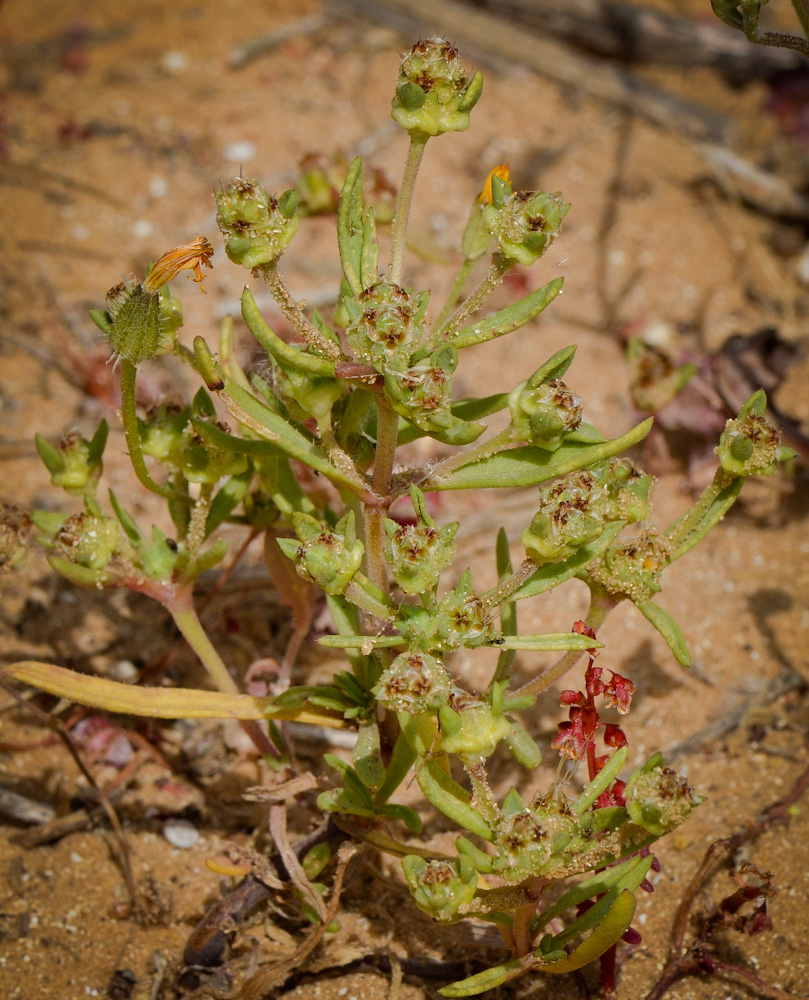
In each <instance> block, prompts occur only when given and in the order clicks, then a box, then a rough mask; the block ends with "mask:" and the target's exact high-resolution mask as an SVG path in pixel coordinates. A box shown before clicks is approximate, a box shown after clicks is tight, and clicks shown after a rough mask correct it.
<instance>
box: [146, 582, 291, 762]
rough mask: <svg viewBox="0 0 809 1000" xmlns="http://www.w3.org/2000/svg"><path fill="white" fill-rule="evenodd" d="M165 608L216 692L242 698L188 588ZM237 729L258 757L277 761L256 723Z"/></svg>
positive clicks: (259, 726) (242, 725)
mask: <svg viewBox="0 0 809 1000" xmlns="http://www.w3.org/2000/svg"><path fill="white" fill-rule="evenodd" d="M166 608H167V610H168V612H169V614H170V615H171V617H172V618H173V619H174V623H175V625H176V626H177V628H178V629H179V630H180V633H181V634H182V636H183V638H184V639H185V641H186V642H187V643H188V645H189V646H190V647H191V648H192V649H193V650H194V652H195V653H196V654H197V656H198V657H199V658H200V660H201V661H202V665H203V666H204V667H205V669H206V670H207V671H208V673H209V674H210V676H211V679H212V680H213V682H214V684H216V686H217V687H218V688H219V690H220V691H223V692H224V693H225V694H241V691H239V688H238V685H237V684H236V682H235V681H234V680H233V678H232V677H231V676H230V673H229V672H228V668H227V667H226V666H225V663H224V661H223V660H222V657H221V656H220V655H219V653H218V652H217V651H216V648H215V646H214V645H213V643H212V642H211V640H210V639H209V638H208V633H207V632H206V631H205V629H204V628H203V627H202V623H201V622H200V620H199V618H198V617H197V612H196V611H195V610H194V603H193V597H192V595H191V590H190V588H187V589H184V590H182V591H180V593H179V594H177V595H176V596H175V598H174V600H173V601H171V602H170V603H167V604H166ZM240 725H241V727H242V729H244V731H245V732H246V733H247V735H248V736H249V737H250V739H251V740H252V741H253V743H254V744H255V746H256V749H257V750H258V752H259V753H260V754H262V755H266V754H272V756H273V757H276V758H277V757H278V751H277V750H276V749H275V747H274V746H273V745H272V743H271V742H270V739H269V737H268V736H267V734H266V733H265V732H264V730H263V729H262V728H261V725H260V724H259V723H258V722H257V721H255V720H254V719H244V720H242V721H241V722H240Z"/></svg>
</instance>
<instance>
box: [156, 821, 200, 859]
mask: <svg viewBox="0 0 809 1000" xmlns="http://www.w3.org/2000/svg"><path fill="white" fill-rule="evenodd" d="M163 836H164V837H165V838H166V840H167V841H168V842H169V843H170V844H171V846H172V847H179V848H180V849H181V850H183V851H186V850H188V848H189V847H193V846H194V844H196V842H197V841H198V840H199V830H198V829H197V828H196V827H195V826H194V824H193V823H189V821H188V820H187V819H174V818H171V819H167V820H166V822H165V823H164V824H163Z"/></svg>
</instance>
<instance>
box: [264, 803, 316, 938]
mask: <svg viewBox="0 0 809 1000" xmlns="http://www.w3.org/2000/svg"><path fill="white" fill-rule="evenodd" d="M270 834H271V836H272V839H273V840H274V841H275V846H276V847H277V848H278V853H279V854H280V855H281V860H282V861H283V863H284V867H285V868H286V870H287V872H288V874H289V877H290V879H291V880H292V884H293V885H294V886H295V888H296V889H297V890H298V892H300V894H301V896H303V898H304V899H306V900H308V902H309V903H310V905H311V906H312V907H313V908H314V910H315V912H316V913H317V914H318V915H319V916H320V919H321V922H324V923H328V921H327V920H326V919H325V917H326V904H325V903H324V902H323V897H322V896H321V895H320V893H319V892H318V891H317V889H315V887H314V886H313V885H312V883H311V882H310V881H309V879H308V877H307V875H306V872H305V871H304V870H303V866H302V865H301V863H300V861H299V860H298V858H297V857H296V855H295V852H294V851H293V849H292V845H291V844H290V842H289V838H288V836H287V810H286V806H284V805H273V806H270Z"/></svg>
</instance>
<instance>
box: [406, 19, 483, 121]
mask: <svg viewBox="0 0 809 1000" xmlns="http://www.w3.org/2000/svg"><path fill="white" fill-rule="evenodd" d="M482 92H483V76H482V74H481V73H476V74H475V76H473V77H472V79H471V81H469V82H468V83H467V77H466V70H465V69H464V67H463V63H462V62H461V59H460V57H459V55H458V50H457V49H456V48H455V46H454V45H452V44H451V43H450V42H448V41H446V39H444V38H430V39H427V40H426V41H420V42H417V43H416V44H415V45H414V46H413V48H412V49H411V50H410V51H409V52H408V53H406V54H405V56H404V57H403V59H402V62H401V66H400V69H399V80H398V83H397V85H396V93H395V95H394V97H393V102H392V111H391V114H392V116H393V120H394V121H395V122H398V124H399V125H401V126H402V128H404V129H406V130H407V131H408V132H409V133H410V134H411V135H412V136H414V137H418V138H419V139H421V140H424V139H425V138H427V137H429V136H435V135H442V134H443V133H444V132H465V131H466V129H468V128H469V114H470V112H471V110H472V108H473V107H474V106H475V104H477V102H478V100H479V99H480V95H481V93H482Z"/></svg>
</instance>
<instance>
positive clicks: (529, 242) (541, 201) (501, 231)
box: [482, 177, 570, 267]
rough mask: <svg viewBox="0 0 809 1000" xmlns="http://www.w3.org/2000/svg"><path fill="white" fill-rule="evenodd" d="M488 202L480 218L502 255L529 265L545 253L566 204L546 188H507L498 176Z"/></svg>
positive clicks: (567, 207) (557, 227)
mask: <svg viewBox="0 0 809 1000" xmlns="http://www.w3.org/2000/svg"><path fill="white" fill-rule="evenodd" d="M492 194H493V198H492V203H491V204H490V205H484V206H483V211H482V219H483V223H484V225H485V226H486V228H487V229H488V230H489V232H490V233H491V235H492V236H493V237H494V239H495V241H496V242H497V246H498V249H499V251H500V253H501V254H503V256H505V257H507V258H509V260H512V261H514V262H515V263H517V264H522V265H523V266H524V267H530V266H531V265H532V264H534V263H535V262H536V261H537V260H538V259H539V258H540V257H541V256H542V254H544V253H545V251H546V250H547V249H548V247H549V246H550V245H551V243H552V242H553V241H554V240H555V239H556V237H557V236H558V235H559V233H560V232H561V229H562V220H563V219H564V217H565V216H566V215H567V212H568V209H569V208H570V205H565V203H564V202H563V201H562V196H561V195H559V194H549V193H548V192H547V191H514V192H512V191H511V187H510V185H509V184H508V183H507V182H504V181H502V180H500V178H497V177H495V178H493V181H492Z"/></svg>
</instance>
